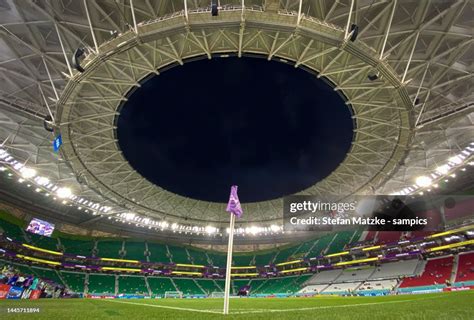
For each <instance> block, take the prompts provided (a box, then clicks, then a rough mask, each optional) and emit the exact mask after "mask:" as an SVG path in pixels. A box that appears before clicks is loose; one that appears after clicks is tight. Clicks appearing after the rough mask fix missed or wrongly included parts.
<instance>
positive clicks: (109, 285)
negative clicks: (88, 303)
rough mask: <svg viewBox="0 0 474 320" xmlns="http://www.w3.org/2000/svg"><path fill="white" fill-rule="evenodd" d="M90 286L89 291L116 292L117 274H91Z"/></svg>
mask: <svg viewBox="0 0 474 320" xmlns="http://www.w3.org/2000/svg"><path fill="white" fill-rule="evenodd" d="M88 288H89V293H101V294H115V276H113V275H105V274H90V275H89V286H88Z"/></svg>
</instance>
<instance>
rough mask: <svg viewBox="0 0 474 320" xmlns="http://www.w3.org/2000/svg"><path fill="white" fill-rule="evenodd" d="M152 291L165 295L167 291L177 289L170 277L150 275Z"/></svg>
mask: <svg viewBox="0 0 474 320" xmlns="http://www.w3.org/2000/svg"><path fill="white" fill-rule="evenodd" d="M147 280H148V284H149V285H150V289H151V292H152V293H153V294H155V295H163V294H165V292H166V291H176V288H175V286H174V285H173V283H172V282H171V279H170V278H164V277H163V278H158V277H148V279H147Z"/></svg>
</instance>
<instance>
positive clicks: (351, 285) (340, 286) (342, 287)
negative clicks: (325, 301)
mask: <svg viewBox="0 0 474 320" xmlns="http://www.w3.org/2000/svg"><path fill="white" fill-rule="evenodd" d="M361 284H362V282H348V283H335V284H331V285H330V286H329V287H327V288H326V289H324V291H323V292H322V293H325V294H330V293H342V292H344V293H346V292H347V293H349V292H353V291H355V290H356V289H357V287H359V286H360V285H361Z"/></svg>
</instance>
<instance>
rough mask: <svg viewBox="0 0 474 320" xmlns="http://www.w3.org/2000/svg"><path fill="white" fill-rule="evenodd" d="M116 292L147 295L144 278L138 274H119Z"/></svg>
mask: <svg viewBox="0 0 474 320" xmlns="http://www.w3.org/2000/svg"><path fill="white" fill-rule="evenodd" d="M118 293H119V294H120V293H127V294H140V295H148V289H147V287H146V283H145V278H144V277H140V276H120V277H119V291H118Z"/></svg>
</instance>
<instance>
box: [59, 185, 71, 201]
mask: <svg viewBox="0 0 474 320" xmlns="http://www.w3.org/2000/svg"><path fill="white" fill-rule="evenodd" d="M56 195H57V196H58V197H59V198H61V199H64V198H69V197H70V196H72V191H71V189H69V188H59V189H58V190H57V191H56Z"/></svg>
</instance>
